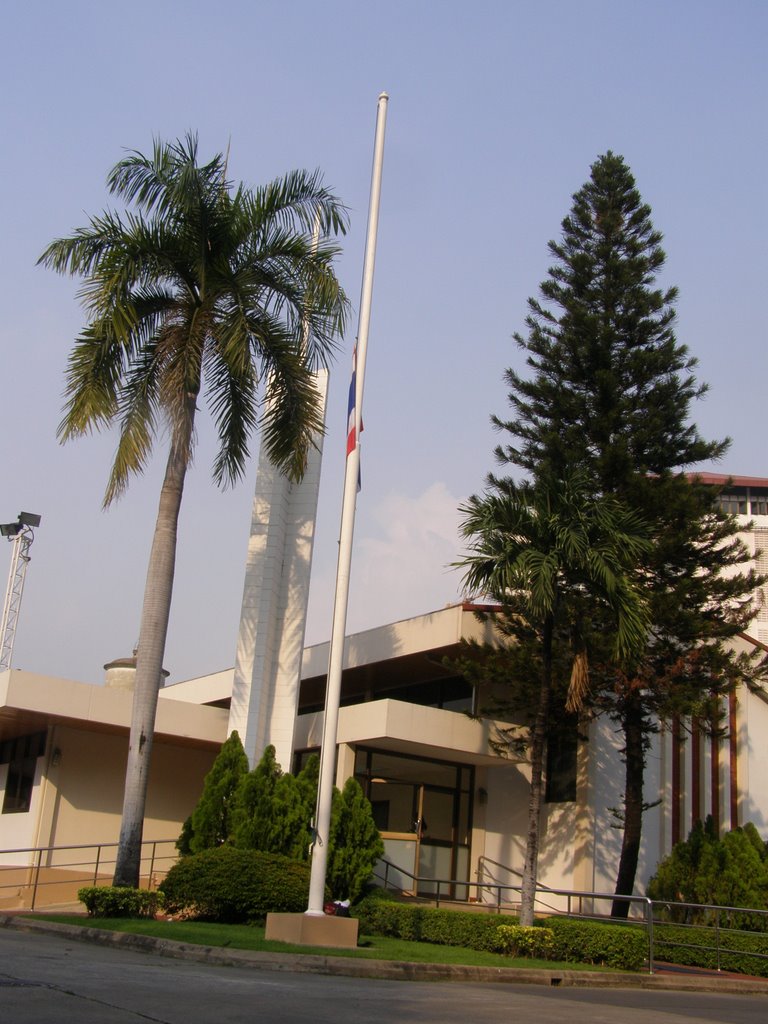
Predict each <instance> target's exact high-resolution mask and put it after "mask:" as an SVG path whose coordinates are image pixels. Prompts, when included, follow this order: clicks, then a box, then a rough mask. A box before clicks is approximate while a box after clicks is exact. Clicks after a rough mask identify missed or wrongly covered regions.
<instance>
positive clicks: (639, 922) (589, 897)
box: [379, 858, 768, 974]
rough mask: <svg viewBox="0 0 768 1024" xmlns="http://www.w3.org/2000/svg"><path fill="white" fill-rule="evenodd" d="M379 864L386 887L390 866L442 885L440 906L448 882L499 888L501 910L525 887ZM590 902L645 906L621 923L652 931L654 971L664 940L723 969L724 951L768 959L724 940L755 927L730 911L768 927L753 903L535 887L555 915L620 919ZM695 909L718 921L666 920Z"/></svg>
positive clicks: (438, 890)
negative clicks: (671, 931) (671, 930)
mask: <svg viewBox="0 0 768 1024" xmlns="http://www.w3.org/2000/svg"><path fill="white" fill-rule="evenodd" d="M379 865H381V866H383V867H384V878H383V881H384V886H385V888H389V871H390V868H391V869H392V870H394V871H397V872H398V873H399V874H400V875H401V876H404V877H405V878H407V879H409V880H410V881H411V882H412V883H413V890H414V892H418V888H419V883H422V882H423V883H428V884H429V885H430V886H436V892H435V893H430V894H429V895H430V896H433V898H434V899H435V906H439V905H440V898H441V889H442V887H443V886H462V887H463V888H465V889H466V890H467V891H468V892H469V891H471V890H472V889H474V890H476V891H477V893H478V895H479V893H480V891H481V889H486V890H493V891H495V892H496V894H497V898H496V903H495V909H496V912H497V913H501V909H502V896H501V894H502V892H514V893H519V892H520V891H521V886H519V885H508V884H503V883H501V882H494V883H493V884H489V883H488V881H484V880H482V879H481V880H480V881H477V882H469V881H463V880H459V879H436V878H427V877H425V876H419V875H415V874H413V873H412V872H410V871H408V869H407V868H402V867H400V866H399V865H397V864H393V863H392V862H391V861H388V860H387V859H386V858H381V860H380V861H379ZM497 866H500V867H504V866H505V865H497ZM478 873H479V872H478ZM380 877H381V876H380V875H379V878H380ZM539 890H544V891H545V892H546V894H547V895H548V896H562V897H563V898H564V899H565V904H566V909H565V911H563V910H562V909H559V908H556V907H552V906H551V905H547V904H545V903H544V902H543V901H542V900H541V899H540V898H539V897H538V892H539ZM585 901H588V902H589V903H592V904H595V903H600V902H604V903H609V904H611V905H613V904H614V903H616V902H619V903H629V904H630V905H634V906H635V907H637V908H638V909H639V911H640V915H639V917H636V918H634V919H633V918H627V919H626V920H622V921H621V923H622V924H627V925H629V926H632V927H641V928H644V930H645V932H646V935H647V940H648V955H647V957H648V972H649V973H650V974H653V973H654V970H655V962H656V959H657V947H658V946H659V945H662V944H663V946H664V947H666V948H677V949H694V948H695V949H702V950H709V951H711V952H714V953H715V956H716V963H717V970H718V971H719V970H720V969H721V963H722V958H723V955H724V954H728V953H732V954H738V955H739V956H748V957H754V958H755V959H758V960H768V953H761V952H756V951H751V950H744V949H735V948H733V947H729V946H727V945H725V944H724V943H725V935H727V934H729V933H738V932H741V933H742V934H743V933H744V932H748V931H749V930H748V929H743V928H742V929H740V928H736V927H729V926H728V925H727V924H726V925H724V923H723V917H724V916H725V918H726V920H727V917H728V915H734V914H736V915H742V916H743V915H747V914H748V915H751V916H756V917H760V918H763V919H765V921H766V927H765V931H766V932H768V910H757V909H753V908H750V907H716V906H714V905H712V904H705V903H674V902H670V901H662V900H651V899H650V898H649V897H648V896H635V895H631V896H624V895H617V894H616V893H607V892H592V891H588V890H579V889H555V888H552V887H550V886H542V885H539V884H537V885H536V887H535V889H534V903H535V905H536V906H537V907H538V908H541V909H546V910H547V911H549V912H551V913H553V914H563V915H564V916H567V917H576V918H582V919H587V920H594V921H604V922H608V921H611V920H615V919H613V918H611V916H610V915H609V914H599V913H596V912H595V910H594V906H593V907H592V909H591V910H589V909H587V907H585ZM460 902H463V901H460ZM485 905H486V906H488V907H489V908H491V907H493V906H494V904H485ZM689 911H698V912H701V913H702V914H710V915H711V916H712V917H713V918H714V924H713V925H712V924H707V923H706V922H705V923H699V922H693V923H686V922H683V923H678V922H675V921H669V920H665V918H664V916H663V915H664V913H665V912H666V913H668V914H670V915H672V914H674V913H675V912H677V913H686V914H687V913H688V912H689ZM666 924H671V925H674V926H676V927H678V928H690V929H692V930H694V929H708V930H709V931H710V932H713V937H714V944H713V945H703V944H701V943H692V942H691V943H688V942H681V941H678V940H673V939H669V938H666V937H664V935H663V933H662V934H661V935H659V933H658V930H657V926H661V927H662V928H663V926H664V925H666ZM752 934H754V932H752Z"/></svg>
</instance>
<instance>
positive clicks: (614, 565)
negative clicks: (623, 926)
mask: <svg viewBox="0 0 768 1024" xmlns="http://www.w3.org/2000/svg"><path fill="white" fill-rule="evenodd" d="M460 512H461V514H462V515H463V522H462V532H463V533H464V535H465V536H466V537H467V538H468V539H470V540H471V544H472V550H471V553H470V554H469V555H468V556H467V557H466V558H465V560H464V562H463V563H461V564H463V566H464V568H465V570H466V571H465V582H466V583H467V584H468V585H469V586H470V587H471V588H473V589H477V588H480V589H482V590H483V592H485V593H489V594H490V595H491V596H493V598H494V599H495V600H497V601H499V602H500V603H501V605H502V608H503V613H502V614H501V615H500V616H498V622H499V626H500V628H501V629H502V631H503V633H504V635H505V636H506V637H507V638H509V639H510V640H511V644H509V645H505V646H504V648H502V649H501V650H497V651H495V652H492V653H490V654H488V653H486V656H485V658H483V659H482V660H481V661H480V662H476V663H475V668H476V670H477V671H478V672H479V673H484V672H485V673H487V676H486V679H488V680H489V681H490V679H491V678H492V677H493V676H494V675H495V674H496V673H495V669H496V667H497V665H498V663H499V661H501V663H502V666H504V665H506V669H507V675H506V680H505V685H504V687H503V691H504V694H505V699H506V701H507V702H509V700H510V697H511V698H512V702H517V703H518V704H519V703H520V698H522V700H523V701H525V700H526V698H527V699H528V701H529V704H528V706H527V707H526V708H525V711H526V712H527V714H528V718H529V728H528V732H529V740H530V743H529V760H530V765H531V786H530V796H529V806H528V832H527V837H526V852H525V862H524V866H523V875H522V885H521V896H520V923H521V924H523V925H527V926H530V925H531V924H533V916H534V904H535V890H536V878H537V867H538V852H539V830H540V816H541V805H542V800H543V794H544V778H543V773H544V764H545V758H546V747H547V736H548V733H549V731H550V727H551V722H552V712H553V710H554V709H553V698H554V695H555V693H556V691H557V690H558V689H560V691H561V692H562V691H564V689H565V687H564V685H563V683H564V680H563V676H562V668H563V651H564V649H566V650H567V651H568V653H570V655H571V662H572V668H571V670H570V681H569V686H568V704H569V705H570V706H573V705H574V704H577V705H578V703H579V702H580V701H581V699H582V695H583V690H584V687H585V684H586V680H587V666H588V648H589V641H590V634H591V629H590V625H589V620H590V618H591V616H592V615H593V614H594V608H595V607H597V606H600V607H601V608H602V609H604V611H605V613H606V614H607V615H609V616H610V618H611V621H612V623H613V625H614V629H613V632H612V637H613V640H614V651H613V653H614V656H615V657H616V658H617V660H618V661H619V662H620V663H622V664H624V663H626V662H627V661H628V659H633V658H634V657H635V656H636V653H637V652H638V651H639V650H640V649H641V647H642V646H643V645H644V644H645V625H646V617H645V608H644V606H643V602H642V601H641V599H640V597H639V595H638V591H637V589H636V587H635V586H634V581H633V579H632V575H631V568H632V564H633V560H636V559H637V558H638V556H639V553H640V552H641V551H642V550H643V547H644V545H645V541H644V538H643V537H642V536H641V535H640V533H639V524H638V522H637V519H636V517H635V516H633V514H632V513H630V512H629V511H628V510H627V509H625V508H624V507H623V506H621V505H619V503H618V502H616V501H614V500H613V499H610V498H601V497H599V498H595V497H591V498H590V496H589V495H587V494H585V492H584V490H583V487H582V481H581V479H580V478H576V479H572V480H569V481H565V482H560V481H544V480H543V479H539V480H538V481H537V482H536V484H523V485H516V484H514V483H513V482H512V481H511V480H508V479H505V480H499V479H497V478H496V477H493V476H490V477H489V481H488V488H487V490H486V492H485V493H484V494H483V495H482V496H480V497H478V496H473V497H472V498H471V499H470V500H469V502H468V503H467V504H466V505H465V506H464V507H463V508H461V509H460ZM558 668H559V669H560V672H558ZM515 669H517V670H522V671H521V673H520V675H519V676H518V675H517V674H516V672H515ZM558 683H559V684H560V685H559V687H558ZM510 690H511V693H510Z"/></svg>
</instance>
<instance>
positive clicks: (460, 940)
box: [354, 893, 514, 952]
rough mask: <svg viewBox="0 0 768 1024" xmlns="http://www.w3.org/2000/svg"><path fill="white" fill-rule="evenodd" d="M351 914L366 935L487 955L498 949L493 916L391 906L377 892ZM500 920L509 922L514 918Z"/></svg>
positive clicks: (410, 906) (363, 901)
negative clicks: (431, 943) (455, 947)
mask: <svg viewBox="0 0 768 1024" xmlns="http://www.w3.org/2000/svg"><path fill="white" fill-rule="evenodd" d="M354 914H355V916H356V917H358V918H359V920H360V930H361V931H362V932H365V933H367V934H369V935H390V936H392V937H393V938H400V939H406V940H408V941H412V942H434V943H436V944H437V945H441V946H464V947H466V948H468V949H481V950H487V951H490V952H498V950H499V946H498V939H497V936H496V932H497V929H498V926H499V920H500V919H499V917H498V915H496V914H483V913H476V912H472V911H461V910H441V909H439V908H435V907H421V906H414V905H413V904H406V903H395V902H390V901H387V900H385V899H382V898H381V896H380V895H378V893H377V894H376V895H371V896H366V897H365V899H363V900H361V901H360V903H359V904H358V905H357V906H356V907H355V908H354ZM503 920H504V921H505V922H509V921H510V920H511V921H514V918H509V917H505V918H504V919H503Z"/></svg>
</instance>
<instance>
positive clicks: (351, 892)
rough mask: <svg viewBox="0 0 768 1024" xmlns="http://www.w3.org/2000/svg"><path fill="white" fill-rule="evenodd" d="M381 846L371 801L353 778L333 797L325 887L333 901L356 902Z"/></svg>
mask: <svg viewBox="0 0 768 1024" xmlns="http://www.w3.org/2000/svg"><path fill="white" fill-rule="evenodd" d="M383 856H384V843H383V842H382V841H381V836H380V835H379V830H378V829H377V828H376V823H375V822H374V820H373V811H372V809H371V802H370V800H368V798H367V797H366V795H365V794H364V793H363V790H362V789H361V787H360V784H359V783H358V782H356V781H355V779H347V781H346V783H345V784H344V789H343V790H342V791H341V792H340V793H339V792H338V790H336V791H334V794H333V805H332V810H331V828H330V843H329V853H328V885H329V887H330V890H331V894H332V896H333V898H334V899H335V900H346V899H348V900H350V901H351V902H352V903H356V902H357V901H358V900H359V899H360V897H361V896H362V895H363V893H364V892H365V889H366V887H367V886H368V885H369V883H370V880H371V877H372V875H373V869H374V867H375V866H376V861H377V860H378V859H379V858H380V857H383Z"/></svg>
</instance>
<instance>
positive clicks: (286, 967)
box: [0, 914, 768, 995]
mask: <svg viewBox="0 0 768 1024" xmlns="http://www.w3.org/2000/svg"><path fill="white" fill-rule="evenodd" d="M0 928H10V929H16V930H18V931H25V932H37V933H40V934H47V935H59V936H61V937H62V938H67V939H70V940H74V941H79V942H92V943H97V944H99V945H103V946H119V947H123V948H126V949H133V950H137V951H140V952H144V953H149V954H152V955H154V956H165V957H172V958H176V959H184V960H191V961H196V962H199V963H208V964H218V965H220V966H226V967H245V968H256V969H259V968H261V969H264V970H270V971H293V972H297V973H306V974H327V975H335V976H346V977H350V978H379V979H388V980H392V981H463V982H494V983H496V984H498V983H506V984H513V985H545V986H547V987H556V986H560V987H562V988H569V987H573V988H641V989H657V990H668V991H669V990H675V991H680V992H718V993H721V994H726V993H728V994H733V995H750V994H753V995H768V979H764V978H749V977H744V976H741V975H733V974H716V973H709V974H701V973H698V972H697V971H695V969H693V968H684V967H674V966H673V965H664V966H663V967H661V968H660V969H659V970H658V972H657V973H656V974H653V975H650V974H615V973H607V972H606V973H601V972H597V971H578V970H574V971H570V970H568V971H562V970H558V971H548V970H546V969H541V968H536V969H534V968H531V969H525V968H517V967H499V968H496V967H465V966H461V965H457V964H420V963H405V962H400V961H392V960H357V959H354V958H352V957H343V956H333V957H331V956H320V955H317V954H313V953H307V954H303V953H261V952H254V951H252V950H238V949H225V948H223V947H212V946H197V945H192V944H190V943H185V942H173V941H171V940H170V939H158V938H153V937H152V936H148V935H133V934H131V933H128V932H110V931H104V930H103V929H99V928H81V927H79V926H77V925H69V924H58V923H55V922H52V921H39V920H36V919H35V918H31V917H17V916H14V915H11V914H0Z"/></svg>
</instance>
